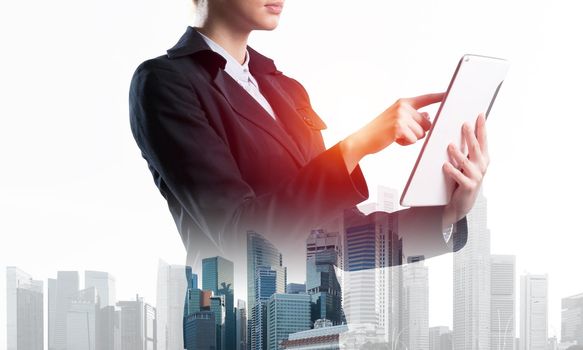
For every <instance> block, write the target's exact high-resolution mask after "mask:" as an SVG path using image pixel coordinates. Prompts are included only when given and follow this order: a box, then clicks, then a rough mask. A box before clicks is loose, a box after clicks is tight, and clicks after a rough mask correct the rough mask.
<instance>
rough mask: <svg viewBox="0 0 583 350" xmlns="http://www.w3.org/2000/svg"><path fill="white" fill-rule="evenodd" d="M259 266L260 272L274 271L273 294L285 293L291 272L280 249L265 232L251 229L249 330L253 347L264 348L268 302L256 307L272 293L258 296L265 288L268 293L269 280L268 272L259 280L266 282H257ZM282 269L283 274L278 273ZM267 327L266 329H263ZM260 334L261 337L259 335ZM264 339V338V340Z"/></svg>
mask: <svg viewBox="0 0 583 350" xmlns="http://www.w3.org/2000/svg"><path fill="white" fill-rule="evenodd" d="M258 269H260V271H264V272H265V271H269V270H273V271H274V272H273V278H274V280H273V283H274V291H273V292H272V293H271V294H273V293H276V292H277V293H283V292H284V290H285V285H286V283H287V273H286V270H285V268H284V267H283V264H282V256H281V253H280V251H279V250H277V248H275V246H274V245H273V244H272V243H271V242H269V241H268V240H267V239H265V237H263V236H262V235H261V234H259V233H256V232H253V231H248V232H247V310H248V325H249V327H248V329H247V346H248V348H249V349H253V350H256V349H260V350H263V349H262V348H261V344H262V343H265V342H264V341H263V335H264V334H265V332H264V331H265V327H263V326H262V325H264V324H265V322H264V320H263V315H264V310H263V309H264V307H265V305H260V306H259V307H255V303H256V301H257V300H262V301H267V300H268V299H269V297H270V296H271V294H269V295H267V297H265V294H263V295H260V296H257V295H256V291H257V290H259V291H262V292H265V293H267V289H268V288H267V286H268V283H267V282H266V280H267V279H268V277H267V274H270V273H269V272H265V274H266V276H265V277H264V278H262V279H261V280H260V281H259V282H262V281H265V282H262V285H260V286H258V285H257V282H258V280H257V277H258V274H257V273H258V272H257V271H258ZM278 271H279V273H278ZM257 315H258V316H261V318H260V319H256V316H257ZM256 326H261V327H260V329H256ZM262 328H263V330H262ZM258 337H259V338H258ZM260 338H261V339H260Z"/></svg>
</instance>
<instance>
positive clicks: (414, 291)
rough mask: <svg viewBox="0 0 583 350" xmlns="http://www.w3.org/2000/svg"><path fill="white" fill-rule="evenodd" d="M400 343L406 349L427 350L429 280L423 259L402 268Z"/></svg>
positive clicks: (410, 262)
mask: <svg viewBox="0 0 583 350" xmlns="http://www.w3.org/2000/svg"><path fill="white" fill-rule="evenodd" d="M401 310H402V313H403V315H402V321H401V322H402V333H401V338H402V342H403V343H404V344H406V348H407V349H417V350H429V278H428V270H427V267H426V266H425V265H424V263H423V258H421V257H419V258H411V257H410V258H408V264H407V265H405V266H403V291H402V299H401Z"/></svg>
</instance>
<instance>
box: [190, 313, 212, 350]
mask: <svg viewBox="0 0 583 350" xmlns="http://www.w3.org/2000/svg"><path fill="white" fill-rule="evenodd" d="M184 347H185V348H186V350H216V324H215V314H214V312H212V311H197V312H193V313H191V314H189V315H188V316H186V317H185V318H184Z"/></svg>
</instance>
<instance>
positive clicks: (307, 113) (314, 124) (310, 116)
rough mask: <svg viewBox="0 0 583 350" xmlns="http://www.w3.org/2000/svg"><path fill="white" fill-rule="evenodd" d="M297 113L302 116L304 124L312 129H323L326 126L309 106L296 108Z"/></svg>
mask: <svg viewBox="0 0 583 350" xmlns="http://www.w3.org/2000/svg"><path fill="white" fill-rule="evenodd" d="M296 111H297V112H298V114H299V115H300V116H301V117H302V120H303V121H304V124H306V126H307V127H309V128H311V129H314V130H324V129H326V128H328V127H327V126H326V123H324V121H323V120H322V119H321V118H320V116H318V114H317V113H316V112H315V111H314V109H313V108H312V107H310V106H305V107H298V108H296Z"/></svg>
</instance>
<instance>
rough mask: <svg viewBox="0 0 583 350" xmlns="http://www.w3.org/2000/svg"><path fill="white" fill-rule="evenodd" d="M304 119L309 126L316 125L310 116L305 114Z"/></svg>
mask: <svg viewBox="0 0 583 350" xmlns="http://www.w3.org/2000/svg"><path fill="white" fill-rule="evenodd" d="M304 121H305V122H306V124H308V125H309V126H314V122H313V121H312V119H310V117H308V116H306V115H304Z"/></svg>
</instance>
